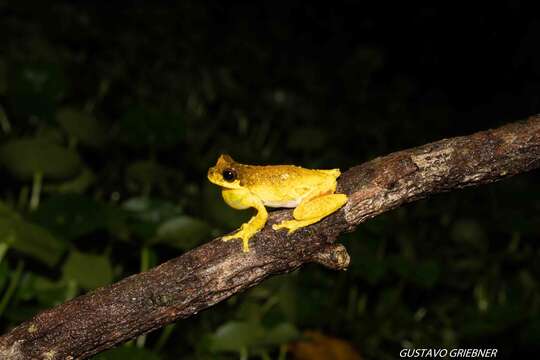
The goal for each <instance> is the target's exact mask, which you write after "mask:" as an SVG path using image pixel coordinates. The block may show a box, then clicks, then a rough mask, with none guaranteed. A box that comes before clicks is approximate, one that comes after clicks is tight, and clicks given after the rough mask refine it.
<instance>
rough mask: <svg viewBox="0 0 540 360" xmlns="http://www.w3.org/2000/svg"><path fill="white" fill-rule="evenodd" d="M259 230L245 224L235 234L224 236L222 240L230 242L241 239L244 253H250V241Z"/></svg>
mask: <svg viewBox="0 0 540 360" xmlns="http://www.w3.org/2000/svg"><path fill="white" fill-rule="evenodd" d="M258 231H259V229H256V228H254V227H253V226H250V224H244V225H242V227H241V228H240V230H238V231H237V232H235V233H234V234H231V235H226V236H222V237H221V240H223V241H229V240H233V239H240V240H242V251H244V252H249V244H248V242H249V239H250V238H251V237H252V236H253V235H255V234H256V233H257V232H258Z"/></svg>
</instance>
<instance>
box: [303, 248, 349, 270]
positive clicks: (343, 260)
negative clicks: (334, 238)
mask: <svg viewBox="0 0 540 360" xmlns="http://www.w3.org/2000/svg"><path fill="white" fill-rule="evenodd" d="M311 260H312V261H313V262H316V263H318V264H321V265H323V266H325V267H327V268H329V269H332V270H347V267H348V266H349V263H350V262H351V257H350V256H349V253H347V249H346V248H345V246H343V245H341V244H329V245H325V246H324V247H323V248H322V249H321V250H320V251H318V252H317V253H315V255H313V258H312V259H311Z"/></svg>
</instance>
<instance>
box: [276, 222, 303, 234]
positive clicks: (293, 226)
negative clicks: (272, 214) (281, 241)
mask: <svg viewBox="0 0 540 360" xmlns="http://www.w3.org/2000/svg"><path fill="white" fill-rule="evenodd" d="M301 227H302V226H301V225H299V224H298V221H296V220H288V221H287V220H285V221H282V222H280V223H279V224H274V225H272V229H274V230H279V229H287V230H288V231H287V234H292V233H293V232H294V231H296V230H298V229H299V228H301Z"/></svg>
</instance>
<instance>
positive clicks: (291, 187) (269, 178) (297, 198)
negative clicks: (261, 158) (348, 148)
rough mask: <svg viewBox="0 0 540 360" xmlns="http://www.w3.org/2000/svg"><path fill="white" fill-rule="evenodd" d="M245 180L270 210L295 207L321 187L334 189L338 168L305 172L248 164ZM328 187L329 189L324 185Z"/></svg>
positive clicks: (285, 166) (292, 167)
mask: <svg viewBox="0 0 540 360" xmlns="http://www.w3.org/2000/svg"><path fill="white" fill-rule="evenodd" d="M245 166H246V168H244V169H243V170H244V171H242V172H243V175H244V176H242V177H243V181H244V182H245V186H246V187H248V188H249V189H250V191H251V192H253V193H254V194H256V195H257V196H258V197H259V198H260V199H261V200H262V201H263V203H264V204H265V205H266V206H269V207H296V206H298V204H299V203H300V202H301V201H302V199H304V198H306V197H308V196H310V195H312V193H313V191H317V189H320V188H321V187H324V188H335V182H336V178H337V177H338V176H339V174H340V171H339V169H331V170H318V169H305V168H302V167H299V166H294V165H271V166H251V165H245ZM324 184H326V186H323V185H324Z"/></svg>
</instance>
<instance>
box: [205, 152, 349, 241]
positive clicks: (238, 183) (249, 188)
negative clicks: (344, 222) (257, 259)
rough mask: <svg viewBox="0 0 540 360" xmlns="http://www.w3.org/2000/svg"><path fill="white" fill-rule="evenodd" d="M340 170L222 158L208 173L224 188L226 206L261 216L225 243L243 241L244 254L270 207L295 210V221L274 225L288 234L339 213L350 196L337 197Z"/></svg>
mask: <svg viewBox="0 0 540 360" xmlns="http://www.w3.org/2000/svg"><path fill="white" fill-rule="evenodd" d="M340 174H341V172H340V171H339V169H331V170H318V169H305V168H302V167H299V166H294V165H267V166H255V165H245V164H240V163H237V162H236V161H234V160H233V159H232V158H231V157H230V156H228V155H221V156H220V157H219V158H218V160H217V163H216V165H215V166H213V167H211V168H210V169H209V170H208V180H210V181H211V182H212V183H214V184H216V185H218V186H220V187H221V188H222V190H221V194H222V195H223V199H224V200H225V202H226V203H227V204H228V205H229V206H231V207H232V208H234V209H247V208H250V207H252V208H255V209H256V210H257V214H256V215H255V216H253V217H252V218H251V219H250V220H249V221H248V222H247V223H245V224H243V225H242V226H241V227H240V229H239V230H238V231H237V232H236V233H234V234H232V235H227V236H223V237H222V240H223V241H228V240H231V239H241V240H242V244H243V246H242V249H243V251H244V252H248V251H249V245H248V242H249V239H250V238H251V237H252V236H253V235H254V234H255V233H257V232H258V231H259V230H260V229H262V228H263V226H264V225H265V224H266V220H267V219H268V213H267V211H266V207H272V208H276V207H279V208H294V211H293V217H294V219H293V220H285V221H283V222H281V223H279V224H274V225H273V226H272V229H274V230H278V229H287V230H288V233H289V234H290V233H292V232H293V231H295V230H297V229H299V228H302V227H304V226H308V225H311V224H313V223H316V222H317V221H319V220H321V219H322V218H324V217H326V216H328V215H330V214H331V213H333V212H335V211H337V210H338V209H339V208H341V207H342V206H343V205H344V204H345V203H346V202H347V195H345V194H335V191H336V179H337V178H338V177H339V175H340Z"/></svg>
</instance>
